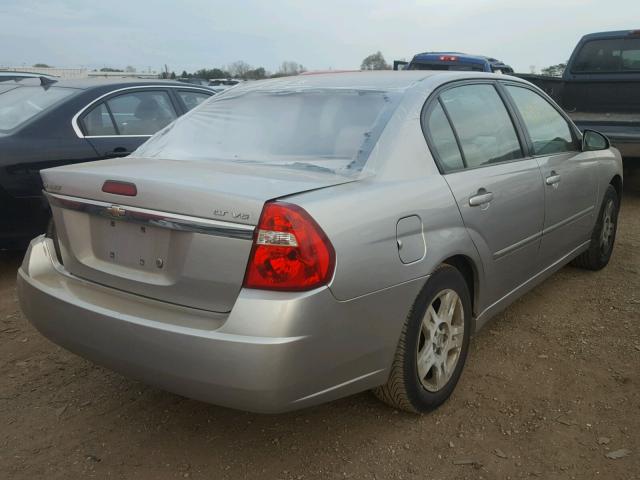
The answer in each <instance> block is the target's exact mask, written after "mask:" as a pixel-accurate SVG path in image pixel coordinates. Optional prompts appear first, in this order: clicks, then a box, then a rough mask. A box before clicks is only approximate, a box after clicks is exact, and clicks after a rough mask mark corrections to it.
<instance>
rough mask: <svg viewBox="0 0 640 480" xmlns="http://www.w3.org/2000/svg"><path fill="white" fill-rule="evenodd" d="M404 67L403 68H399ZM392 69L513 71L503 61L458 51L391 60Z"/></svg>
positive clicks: (420, 54) (427, 53) (421, 54)
mask: <svg viewBox="0 0 640 480" xmlns="http://www.w3.org/2000/svg"><path fill="white" fill-rule="evenodd" d="M401 67H404V68H401ZM393 69H394V70H400V69H404V70H458V71H460V70H463V71H465V70H466V71H470V72H494V73H513V69H512V68H511V67H510V66H509V65H506V64H505V63H503V62H501V61H500V60H497V59H495V58H491V57H484V56H482V55H469V54H466V53H460V52H424V53H418V54H417V55H415V56H414V57H413V58H412V59H411V61H410V62H409V63H407V62H402V61H395V62H393Z"/></svg>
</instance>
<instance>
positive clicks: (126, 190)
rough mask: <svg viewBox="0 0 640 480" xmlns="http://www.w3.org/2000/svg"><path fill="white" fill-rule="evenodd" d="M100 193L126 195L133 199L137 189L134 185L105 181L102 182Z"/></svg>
mask: <svg viewBox="0 0 640 480" xmlns="http://www.w3.org/2000/svg"><path fill="white" fill-rule="evenodd" d="M102 191H103V192H105V193H113V194H114V195H126V196H127V197H135V196H136V195H137V194H138V189H137V188H136V186H135V184H133V183H129V182H119V181H117V180H107V181H106V182H104V185H102Z"/></svg>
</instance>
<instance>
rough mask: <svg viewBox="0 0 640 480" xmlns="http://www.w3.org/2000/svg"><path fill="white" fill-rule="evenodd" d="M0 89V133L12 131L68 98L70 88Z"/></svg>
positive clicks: (70, 92) (71, 90)
mask: <svg viewBox="0 0 640 480" xmlns="http://www.w3.org/2000/svg"><path fill="white" fill-rule="evenodd" d="M4 87H5V86H4V85H2V87H0V131H9V130H13V129H14V128H16V127H19V126H20V125H22V124H23V123H25V122H26V121H27V120H29V119H31V118H33V117H34V116H36V115H37V114H39V113H40V112H43V111H44V110H46V109H47V108H49V107H51V106H52V105H54V104H56V103H58V102H59V101H60V100H62V99H63V98H65V97H68V96H69V95H71V94H72V93H74V92H75V90H73V89H71V88H58V87H48V88H46V87H40V86H37V87H36V86H33V87H32V86H20V87H16V86H15V85H13V87H15V88H8V89H4Z"/></svg>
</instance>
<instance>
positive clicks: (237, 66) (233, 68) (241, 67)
mask: <svg viewBox="0 0 640 480" xmlns="http://www.w3.org/2000/svg"><path fill="white" fill-rule="evenodd" d="M251 70H253V67H252V66H251V65H249V64H248V63H247V62H243V61H242V60H238V61H237V62H233V63H232V64H231V65H229V66H228V67H227V71H228V72H229V75H231V76H232V77H234V78H242V79H245V80H246V77H247V73H249V72H250V71H251Z"/></svg>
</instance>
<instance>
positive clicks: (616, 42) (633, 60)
mask: <svg viewBox="0 0 640 480" xmlns="http://www.w3.org/2000/svg"><path fill="white" fill-rule="evenodd" d="M571 71H572V72H576V73H619V72H640V38H615V39H610V40H591V41H589V42H586V43H585V44H584V45H583V46H582V48H581V49H580V51H579V52H578V55H577V57H576V60H575V62H574V65H573V68H572V70H571Z"/></svg>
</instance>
